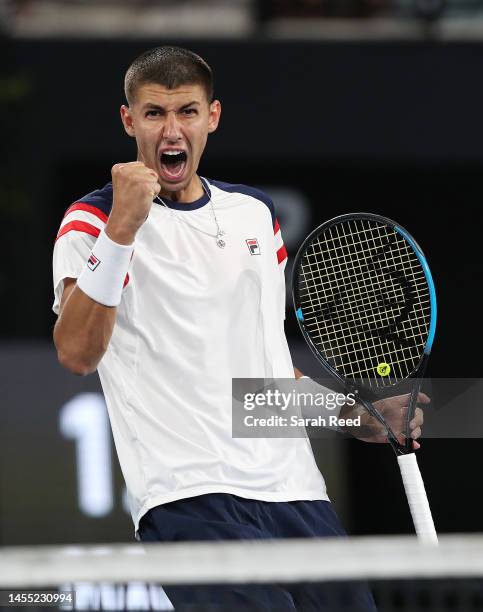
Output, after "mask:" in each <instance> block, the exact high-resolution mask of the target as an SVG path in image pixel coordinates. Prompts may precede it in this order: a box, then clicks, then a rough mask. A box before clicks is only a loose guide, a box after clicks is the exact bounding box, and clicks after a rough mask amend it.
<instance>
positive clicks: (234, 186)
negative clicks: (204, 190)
mask: <svg viewBox="0 0 483 612" xmlns="http://www.w3.org/2000/svg"><path fill="white" fill-rule="evenodd" d="M209 183H210V185H214V186H215V187H217V188H218V189H221V191H225V192H227V193H233V194H242V195H247V196H250V197H252V198H255V199H256V200H259V201H260V202H262V203H263V204H265V206H267V207H268V209H269V211H270V215H271V217H272V222H273V225H275V207H274V204H273V201H272V198H271V197H270V196H269V195H268V194H266V193H265V192H264V191H262V190H261V189H257V188H256V187H251V186H250V185H243V184H241V183H224V182H223V181H214V180H211V179H210V180H209Z"/></svg>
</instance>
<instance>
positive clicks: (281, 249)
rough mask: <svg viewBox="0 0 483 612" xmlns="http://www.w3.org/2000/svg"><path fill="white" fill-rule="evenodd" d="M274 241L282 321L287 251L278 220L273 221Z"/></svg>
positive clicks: (284, 307)
mask: <svg viewBox="0 0 483 612" xmlns="http://www.w3.org/2000/svg"><path fill="white" fill-rule="evenodd" d="M273 232H274V240H275V251H276V253H277V262H278V270H279V302H280V308H281V312H282V313H283V319H285V311H286V290H285V267H286V265H287V258H288V254H287V249H286V248H285V244H284V243H283V238H282V230H281V229H280V223H279V222H278V219H275V223H274V228H273Z"/></svg>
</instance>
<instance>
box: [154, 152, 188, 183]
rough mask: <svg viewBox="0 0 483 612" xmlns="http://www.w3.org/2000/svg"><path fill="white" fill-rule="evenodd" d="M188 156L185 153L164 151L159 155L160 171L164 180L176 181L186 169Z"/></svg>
mask: <svg viewBox="0 0 483 612" xmlns="http://www.w3.org/2000/svg"><path fill="white" fill-rule="evenodd" d="M187 159H188V156H187V155H186V152H185V151H164V152H163V153H161V157H160V161H161V170H162V173H163V175H164V176H165V178H168V179H178V178H180V177H181V176H182V174H183V172H184V169H185V167H186V162H187Z"/></svg>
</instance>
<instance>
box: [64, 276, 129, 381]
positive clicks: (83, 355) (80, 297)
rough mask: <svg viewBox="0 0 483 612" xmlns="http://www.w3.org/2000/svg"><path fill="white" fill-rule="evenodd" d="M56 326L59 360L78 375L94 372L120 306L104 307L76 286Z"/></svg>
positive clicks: (66, 301)
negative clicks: (117, 307)
mask: <svg viewBox="0 0 483 612" xmlns="http://www.w3.org/2000/svg"><path fill="white" fill-rule="evenodd" d="M69 289H71V291H70V293H69V295H68V297H67V299H66V300H65V302H64V301H63V304H62V308H61V313H60V315H59V318H58V320H57V323H56V325H55V328H54V343H55V346H56V348H57V355H58V359H59V362H60V363H61V364H62V365H63V366H64V367H65V368H67V369H68V370H70V371H71V372H73V373H74V374H79V375H82V376H85V375H86V374H90V373H91V372H94V371H95V370H96V368H97V365H98V363H99V361H100V360H101V359H102V357H103V355H104V353H105V352H106V350H107V347H108V345H109V341H110V339H111V335H112V330H113V328H114V323H115V321H116V310H117V309H116V308H115V307H109V306H103V305H102V304H99V303H98V302H96V301H94V300H93V299H91V298H90V297H89V296H88V295H86V294H85V293H83V291H81V289H79V287H77V286H76V285H74V287H73V288H69Z"/></svg>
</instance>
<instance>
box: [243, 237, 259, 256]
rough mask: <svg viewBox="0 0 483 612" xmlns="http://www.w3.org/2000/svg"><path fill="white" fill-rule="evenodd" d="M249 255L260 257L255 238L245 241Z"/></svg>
mask: <svg viewBox="0 0 483 612" xmlns="http://www.w3.org/2000/svg"><path fill="white" fill-rule="evenodd" d="M246 243H247V246H248V250H249V251H250V255H260V246H259V244H258V240H257V239H256V238H248V240H247V241H246Z"/></svg>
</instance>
